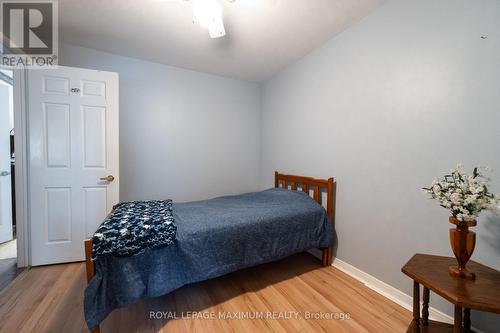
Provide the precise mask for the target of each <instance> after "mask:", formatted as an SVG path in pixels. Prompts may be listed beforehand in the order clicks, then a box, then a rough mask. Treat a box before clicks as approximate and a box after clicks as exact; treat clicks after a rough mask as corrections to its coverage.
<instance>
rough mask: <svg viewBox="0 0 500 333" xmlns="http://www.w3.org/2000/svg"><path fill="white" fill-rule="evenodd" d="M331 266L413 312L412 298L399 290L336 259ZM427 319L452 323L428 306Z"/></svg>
mask: <svg viewBox="0 0 500 333" xmlns="http://www.w3.org/2000/svg"><path fill="white" fill-rule="evenodd" d="M332 266H333V267H335V268H337V269H338V270H340V271H342V272H344V273H346V274H347V275H349V276H351V277H353V278H355V279H356V280H358V281H359V282H361V283H363V284H364V285H365V286H367V287H368V288H370V289H372V290H373V291H376V292H377V293H379V294H380V295H382V296H384V297H386V298H388V299H390V300H391V301H393V302H394V303H396V304H398V305H401V306H402V307H403V308H405V309H407V310H409V311H413V298H412V297H411V296H409V295H407V294H405V293H403V292H402V291H401V290H399V289H396V288H394V287H393V286H390V285H388V284H387V283H385V282H383V281H380V280H379V279H377V278H376V277H374V276H372V275H370V274H368V273H366V272H363V271H362V270H360V269H358V268H356V267H354V266H352V265H351V264H348V263H346V262H345V261H342V260H340V259H338V258H333V263H332ZM429 318H430V319H432V320H437V321H442V322H446V323H450V324H452V323H453V318H452V317H451V316H449V315H447V314H445V313H443V312H441V311H439V310H437V309H435V308H433V307H431V306H429Z"/></svg>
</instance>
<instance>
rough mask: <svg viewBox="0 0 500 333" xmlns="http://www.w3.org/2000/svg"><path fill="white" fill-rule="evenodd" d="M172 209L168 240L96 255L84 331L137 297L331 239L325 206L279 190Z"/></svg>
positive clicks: (158, 293) (86, 298)
mask: <svg viewBox="0 0 500 333" xmlns="http://www.w3.org/2000/svg"><path fill="white" fill-rule="evenodd" d="M173 215H174V218H175V223H176V225H177V238H176V240H175V243H174V244H173V245H170V246H166V247H163V248H158V249H149V250H146V251H145V252H143V253H141V254H139V255H135V256H131V257H104V258H102V259H99V260H98V261H96V274H95V276H94V277H93V278H92V280H91V281H90V282H89V285H88V286H87V288H86V289H85V294H84V311H85V320H86V322H87V325H88V327H89V328H90V329H92V328H94V327H95V326H97V325H99V323H100V322H101V321H102V320H104V318H106V316H107V315H108V314H109V313H110V312H111V311H113V310H114V309H116V308H119V307H124V306H127V305H129V304H131V303H134V302H137V301H139V300H141V299H144V298H149V297H157V296H161V295H165V294H167V293H169V292H171V291H173V290H175V289H177V288H179V287H181V286H183V285H186V284H189V283H194V282H198V281H202V280H206V279H210V278H214V277H217V276H221V275H223V274H227V273H230V272H233V271H236V270H238V269H242V268H246V267H251V266H255V265H258V264H262V263H266V262H271V261H275V260H279V259H282V258H285V257H287V256H289V255H292V254H295V253H298V252H302V251H306V250H308V249H311V248H318V247H327V246H331V245H332V242H333V230H332V226H331V224H330V223H329V222H328V218H327V214H326V211H325V209H324V208H323V207H322V206H320V205H319V204H318V203H316V202H315V201H314V200H313V199H312V198H310V197H309V196H308V195H306V194H304V193H302V192H294V191H289V190H286V189H275V188H273V189H268V190H265V191H261V192H253V193H246V194H241V195H236V196H225V197H219V198H215V199H210V200H204V201H195V202H187V203H174V204H173Z"/></svg>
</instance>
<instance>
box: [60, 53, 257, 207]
mask: <svg viewBox="0 0 500 333" xmlns="http://www.w3.org/2000/svg"><path fill="white" fill-rule="evenodd" d="M60 58H61V62H60V63H61V64H62V65H66V66H74V67H83V68H91V69H100V70H106V71H114V72H118V73H119V76H120V175H121V180H120V184H121V189H120V199H121V200H133V199H152V198H172V199H174V200H176V201H187V200H196V199H203V198H210V197H214V196H218V195H223V194H236V193H241V192H247V191H252V190H255V189H258V187H259V163H260V143H259V142H260V137H259V131H260V130H259V126H260V124H259V117H260V91H259V86H258V85H257V84H254V83H247V82H243V81H237V80H231V79H226V78H222V77H218V76H214V75H208V74H203V73H198V72H194V71H188V70H184V69H179V68H175V67H170V66H165V65H160V64H156V63H151V62H146V61H141V60H137V59H132V58H126V57H121V56H116V55H112V54H108V53H103V52H98V51H95V50H91V49H86V48H81V47H76V46H72V45H68V44H63V45H62V46H61V49H60Z"/></svg>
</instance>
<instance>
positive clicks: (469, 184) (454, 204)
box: [423, 164, 500, 221]
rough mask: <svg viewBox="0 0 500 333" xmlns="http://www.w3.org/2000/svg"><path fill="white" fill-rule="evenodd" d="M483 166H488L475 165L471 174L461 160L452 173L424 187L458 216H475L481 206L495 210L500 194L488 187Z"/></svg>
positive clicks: (464, 219)
mask: <svg viewBox="0 0 500 333" xmlns="http://www.w3.org/2000/svg"><path fill="white" fill-rule="evenodd" d="M481 169H484V170H485V171H486V170H488V168H487V167H483V168H477V167H476V168H474V170H473V171H472V174H467V173H466V172H465V171H464V169H463V167H462V165H461V164H459V165H458V166H457V167H456V168H455V169H452V170H451V174H449V175H445V176H444V178H442V179H436V180H434V181H433V182H432V184H431V186H430V187H429V188H425V187H424V188H423V191H424V192H425V193H428V194H430V195H431V197H432V198H433V199H436V200H437V201H438V202H439V204H440V205H441V207H444V208H446V209H449V210H450V211H451V214H452V215H453V217H454V218H456V219H457V220H459V221H472V220H475V219H476V218H477V217H478V215H479V213H480V212H481V211H482V210H496V209H498V204H499V203H500V196H498V195H494V194H492V193H491V192H490V191H489V189H488V183H489V181H490V179H489V178H487V177H485V176H484V175H483V174H481V173H480V170H481Z"/></svg>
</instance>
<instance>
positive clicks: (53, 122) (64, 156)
mask: <svg viewBox="0 0 500 333" xmlns="http://www.w3.org/2000/svg"><path fill="white" fill-rule="evenodd" d="M43 110H44V114H45V136H46V138H47V142H46V143H45V144H46V145H47V147H46V149H45V151H46V154H47V156H46V160H47V168H69V167H70V160H71V157H70V146H71V139H70V132H71V128H70V122H69V117H70V114H69V112H70V105H69V104H55V103H44V104H43Z"/></svg>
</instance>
